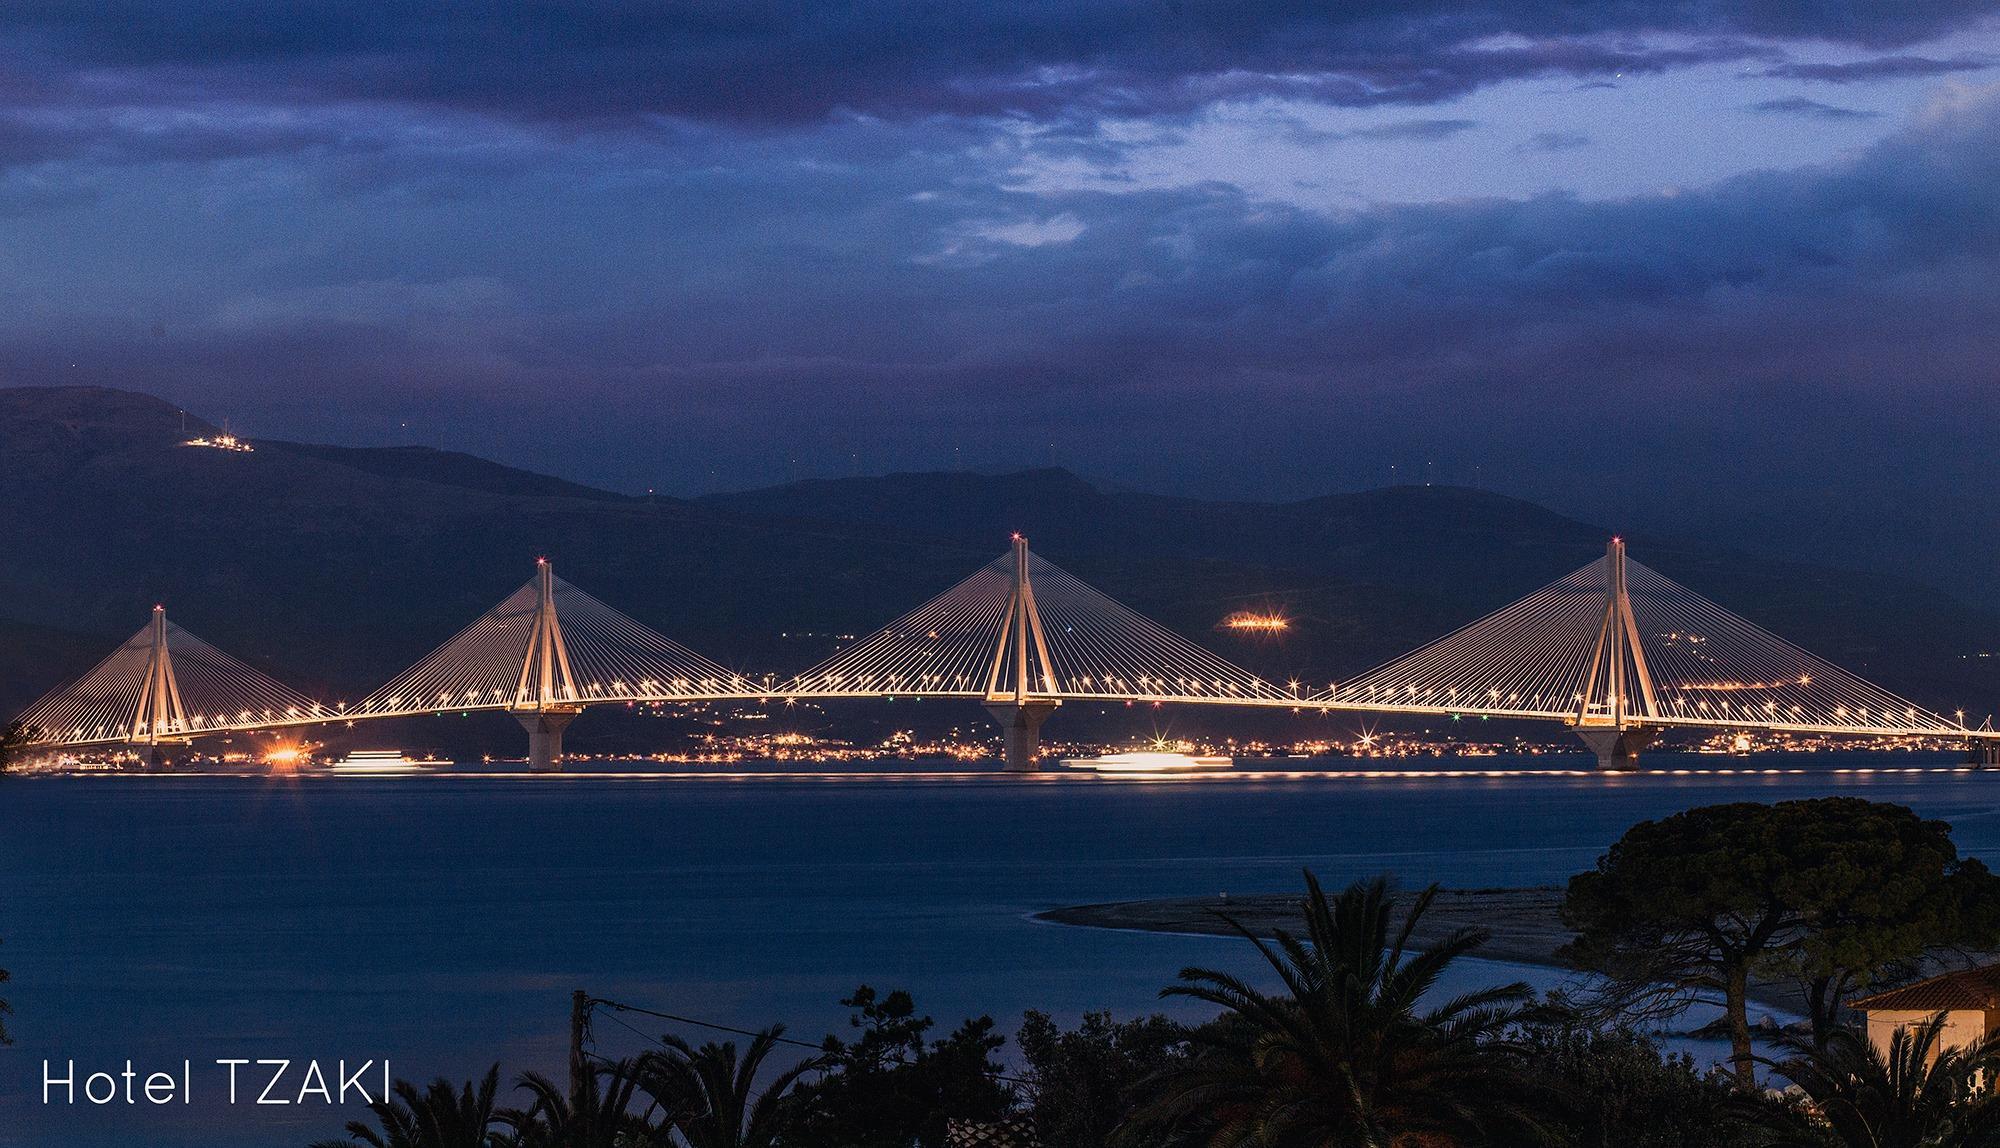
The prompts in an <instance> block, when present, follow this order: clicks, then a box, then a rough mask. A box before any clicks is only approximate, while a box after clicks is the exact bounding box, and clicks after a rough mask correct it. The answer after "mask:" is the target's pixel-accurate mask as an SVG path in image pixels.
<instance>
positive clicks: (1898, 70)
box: [1764, 56, 1995, 84]
mask: <svg viewBox="0 0 2000 1148" xmlns="http://www.w3.org/2000/svg"><path fill="white" fill-rule="evenodd" d="M1994 63H1995V61H1994V60H1992V59H1991V58H1989V57H1986V56H1955V57H1953V58H1951V59H1949V60H1937V59H1932V58H1931V57H1928V56H1878V57H1876V58H1874V59H1872V60H1851V61H1848V62H1846V63H1840V64H1809V63H1798V62H1787V63H1783V64H1774V65H1772V66H1771V67H1770V68H1767V69H1765V71H1764V75H1766V76H1778V77H1782V78H1785V79H1792V80H1820V81H1824V82H1826V83H1830V84H1860V83H1871V82H1874V81H1877V80H1902V79H1910V78H1912V77H1915V78H1919V79H1921V78H1924V77H1928V76H1945V75H1950V74H1951V73H1953V72H1978V71H1983V70H1985V69H1987V68H1991V67H1992V66H1993V65H1994Z"/></svg>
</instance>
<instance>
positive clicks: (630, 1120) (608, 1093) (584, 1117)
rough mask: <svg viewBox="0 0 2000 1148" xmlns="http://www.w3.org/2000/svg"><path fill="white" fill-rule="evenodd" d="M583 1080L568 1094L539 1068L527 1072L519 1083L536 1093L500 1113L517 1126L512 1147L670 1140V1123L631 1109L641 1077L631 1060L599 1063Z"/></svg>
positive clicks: (624, 1146) (606, 1147) (603, 1147)
mask: <svg viewBox="0 0 2000 1148" xmlns="http://www.w3.org/2000/svg"><path fill="white" fill-rule="evenodd" d="M600 1081H601V1082H602V1083H600ZM581 1084H582V1088H581V1090H580V1091H578V1092H575V1093H571V1094H565V1093H564V1091H563V1089H561V1088H559V1087H557V1086H556V1084H555V1082H554V1081H551V1080H550V1079H549V1078H548V1077H546V1076H543V1075H541V1074H540V1073H537V1072H529V1073H524V1074H522V1076H521V1079H520V1081H519V1084H518V1087H520V1088H524V1089H526V1090H527V1091H528V1092H529V1093H531V1094H532V1095H533V1097H534V1099H533V1100H532V1101H531V1102H530V1103H529V1105H528V1107H526V1108H512V1109H507V1110H506V1111H503V1112H501V1113H500V1120H501V1121H502V1122H503V1123H504V1124H506V1125H507V1126H508V1127H509V1128H511V1129H513V1131H514V1139H513V1141H512V1145H511V1146H510V1148H654V1146H659V1148H664V1146H665V1145H667V1144H668V1143H669V1141H668V1137H667V1129H666V1127H665V1126H656V1125H654V1124H651V1123H649V1122H648V1121H647V1120H646V1118H645V1117H643V1116H641V1115H639V1114H638V1113H636V1112H634V1111H633V1110H632V1100H633V1097H634V1095H635V1094H636V1093H637V1092H638V1088H639V1080H638V1077H637V1076H636V1075H635V1074H634V1072H633V1065H632V1064H631V1062H629V1061H623V1060H621V1061H619V1062H617V1063H616V1064H613V1065H610V1066H608V1067H605V1068H598V1069H594V1070H593V1071H591V1072H589V1073H586V1074H585V1075H584V1076H583V1079H582V1081H581Z"/></svg>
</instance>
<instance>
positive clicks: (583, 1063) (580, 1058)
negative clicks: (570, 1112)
mask: <svg viewBox="0 0 2000 1148" xmlns="http://www.w3.org/2000/svg"><path fill="white" fill-rule="evenodd" d="M589 1039H590V994H589V993H586V992H584V991H583V990H582V989H578V990H576V992H574V993H572V994H571V995H570V998H569V1095H570V1102H571V1103H572V1104H574V1103H575V1102H576V1101H577V1100H578V1099H579V1098H581V1097H582V1096H583V1093H584V1086H585V1084H586V1082H587V1081H588V1080H589V1079H590V1062H589V1061H588V1060H587V1059H585V1058H584V1055H583V1043H584V1041H586V1040H589Z"/></svg>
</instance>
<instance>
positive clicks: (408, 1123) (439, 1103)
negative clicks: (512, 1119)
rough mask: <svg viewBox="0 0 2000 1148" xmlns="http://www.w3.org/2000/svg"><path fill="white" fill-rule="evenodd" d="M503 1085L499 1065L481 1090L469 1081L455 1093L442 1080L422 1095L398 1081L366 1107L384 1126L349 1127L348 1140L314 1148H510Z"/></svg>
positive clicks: (488, 1072)
mask: <svg viewBox="0 0 2000 1148" xmlns="http://www.w3.org/2000/svg"><path fill="white" fill-rule="evenodd" d="M499 1086H500V1066H499V1065H497V1064H496V1065H494V1066H493V1067H492V1068H489V1069H487V1070H486V1077H485V1079H484V1080H482V1081H480V1082H479V1085H478V1087H477V1088H474V1086H473V1085H472V1083H471V1082H470V1081H468V1082H467V1083H466V1084H465V1085H464V1087H463V1088H456V1089H455V1088H453V1087H452V1084H451V1081H449V1080H446V1079H444V1078H443V1077H439V1078H438V1079H436V1080H433V1081H431V1084H430V1087H428V1088H426V1089H424V1090H423V1091H422V1092H419V1091H417V1086H416V1085H414V1084H411V1083H410V1082H409V1081H407V1080H398V1081H397V1082H396V1085H395V1088H394V1090H393V1095H390V1096H385V1097H383V1098H382V1099H380V1100H377V1101H375V1102H374V1103H372V1104H370V1105H369V1106H368V1109H369V1111H371V1112H373V1113H374V1114H375V1121H376V1123H378V1124H379V1125H381V1127H380V1128H379V1129H376V1128H370V1127H369V1126H368V1125H367V1124H366V1123H364V1122H362V1121H359V1120H350V1121H348V1123H347V1135H348V1139H346V1140H321V1141H319V1142H318V1143H316V1144H314V1145H313V1146H312V1148H354V1145H356V1144H366V1145H368V1146H369V1148H511V1145H512V1138H511V1137H509V1136H508V1135H507V1133H506V1131H505V1130H504V1129H503V1128H501V1127H500V1126H499V1123H498V1120H497V1114H496V1113H495V1112H494V1111H493V1093H494V1091H495V1090H496V1089H498V1088H499Z"/></svg>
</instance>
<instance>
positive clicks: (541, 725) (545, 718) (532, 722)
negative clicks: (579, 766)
mask: <svg viewBox="0 0 2000 1148" xmlns="http://www.w3.org/2000/svg"><path fill="white" fill-rule="evenodd" d="M576 715H577V711H576V710H562V709H549V710H537V711H534V712H531V713H517V714H515V715H514V717H515V718H516V719H518V720H519V721H520V723H521V728H522V729H524V730H527V731H528V768H529V769H531V770H533V771H534V772H536V773H553V772H555V771H557V770H559V769H561V768H562V751H563V750H562V739H563V730H565V729H567V728H569V723H571V722H573V721H575V720H576Z"/></svg>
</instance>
